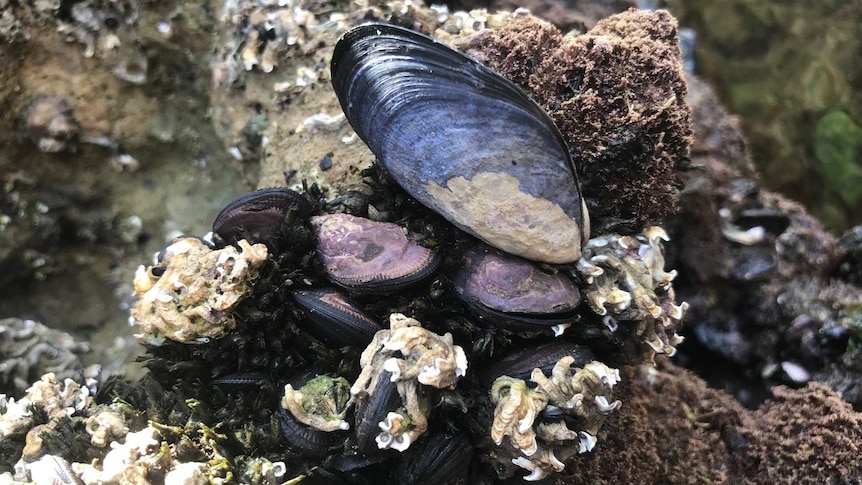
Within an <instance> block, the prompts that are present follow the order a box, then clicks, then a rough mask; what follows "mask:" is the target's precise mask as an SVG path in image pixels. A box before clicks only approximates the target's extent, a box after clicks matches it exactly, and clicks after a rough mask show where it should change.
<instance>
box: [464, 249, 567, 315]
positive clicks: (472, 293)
mask: <svg viewBox="0 0 862 485" xmlns="http://www.w3.org/2000/svg"><path fill="white" fill-rule="evenodd" d="M455 291H456V292H457V293H458V295H459V296H460V297H461V298H462V299H463V300H464V301H465V302H467V304H468V305H470V308H471V309H472V310H474V312H475V313H476V314H477V315H478V316H479V317H480V318H484V319H488V320H490V321H491V322H492V323H494V324H497V325H502V326H504V327H509V328H535V326H537V325H539V326H544V325H547V326H552V325H558V324H561V323H571V322H573V321H574V319H575V318H576V316H575V310H576V309H577V307H578V304H579V303H580V301H581V294H580V292H579V291H578V289H577V288H576V287H575V285H574V283H572V281H571V280H570V279H569V278H568V277H566V276H565V275H563V274H562V273H556V274H552V273H548V272H546V271H543V270H542V269H541V268H540V267H539V266H538V265H536V264H534V263H532V262H530V261H527V260H525V259H521V258H518V257H516V256H511V255H508V254H504V253H499V252H496V251H491V250H480V249H477V250H472V251H469V252H468V253H467V254H466V255H465V256H464V265H463V267H462V269H461V271H459V272H458V275H457V276H456V277H455Z"/></svg>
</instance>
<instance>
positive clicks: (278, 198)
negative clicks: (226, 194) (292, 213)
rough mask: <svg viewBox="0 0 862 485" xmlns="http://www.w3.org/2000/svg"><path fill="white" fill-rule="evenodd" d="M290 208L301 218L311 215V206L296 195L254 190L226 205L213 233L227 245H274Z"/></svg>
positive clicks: (280, 189) (277, 190)
mask: <svg viewBox="0 0 862 485" xmlns="http://www.w3.org/2000/svg"><path fill="white" fill-rule="evenodd" d="M291 207H293V208H294V209H295V210H296V211H297V214H298V215H299V216H300V217H302V218H307V217H308V216H309V215H310V214H311V204H309V202H308V200H306V199H305V197H303V196H302V195H301V194H299V193H297V192H294V191H292V190H290V189H286V188H284V187H273V188H268V189H260V190H255V191H254V192H249V193H246V194H243V195H241V196H239V197H237V198H236V199H234V200H233V201H232V202H230V203H229V204H228V205H227V206H225V208H224V209H222V211H221V212H220V213H219V215H218V216H216V218H215V221H214V222H213V232H214V233H215V234H218V235H219V237H221V238H222V239H223V240H224V241H225V242H227V243H228V244H235V243H236V242H237V241H239V240H240V239H246V240H248V241H249V242H250V243H252V244H254V243H259V242H262V243H267V242H273V241H274V240H275V239H277V238H278V235H279V232H280V230H281V225H282V223H283V222H284V220H285V216H286V214H287V211H288V210H289V209H290V208H291Z"/></svg>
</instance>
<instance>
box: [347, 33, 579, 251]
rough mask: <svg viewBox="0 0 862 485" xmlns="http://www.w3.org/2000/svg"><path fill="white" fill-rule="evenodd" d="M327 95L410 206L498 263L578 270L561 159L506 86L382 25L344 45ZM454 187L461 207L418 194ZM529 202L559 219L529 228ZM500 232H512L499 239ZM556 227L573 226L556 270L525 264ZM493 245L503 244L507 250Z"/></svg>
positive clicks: (529, 106) (454, 54) (539, 116)
mask: <svg viewBox="0 0 862 485" xmlns="http://www.w3.org/2000/svg"><path fill="white" fill-rule="evenodd" d="M332 83H333V86H334V88H335V92H336V94H337V95H338V98H339V101H340V103H341V106H342V109H343V110H344V112H345V114H346V116H347V119H348V121H349V122H350V124H351V126H352V127H353V129H354V130H355V131H356V132H357V133H358V134H359V136H360V137H361V138H362V139H363V141H365V143H366V144H367V145H368V146H369V147H370V148H371V150H372V152H374V154H375V156H376V157H377V160H378V163H380V164H381V165H383V167H384V168H385V169H386V170H387V171H388V172H389V173H390V174H391V175H392V177H393V178H394V179H395V181H396V182H398V183H399V184H400V185H401V186H402V187H403V188H404V189H405V190H406V191H407V192H409V193H410V194H411V195H412V196H413V197H415V198H416V199H417V200H419V201H420V202H422V203H423V204H425V205H427V206H429V207H431V208H432V209H434V210H436V211H437V212H440V213H441V214H442V215H443V216H444V217H446V218H447V219H449V220H450V221H451V222H453V223H454V224H455V225H457V226H459V227H461V228H462V229H464V230H465V231H467V232H470V233H472V234H474V235H476V236H478V237H479V238H481V239H484V240H485V241H486V242H488V243H490V244H491V245H494V246H497V247H500V248H501V249H503V250H505V251H509V252H513V253H514V254H520V255H522V256H525V257H528V258H531V259H539V260H543V261H549V262H569V261H572V260H574V259H577V257H578V255H579V253H580V245H581V244H582V241H583V240H585V238H586V237H587V234H586V233H587V232H588V229H587V227H586V226H587V223H586V220H587V214H586V211H585V210H584V208H583V202H582V198H581V195H580V190H579V187H578V182H577V178H576V174H575V170H574V167H573V165H572V161H571V157H570V155H569V152H568V149H567V147H566V144H565V142H564V140H563V138H562V136H561V135H560V133H559V130H558V129H557V128H556V126H555V125H554V123H553V122H552V120H551V119H550V117H549V116H548V115H547V113H545V112H544V110H542V108H541V107H539V106H538V105H537V104H536V103H535V102H533V101H532V100H531V99H530V98H529V97H528V96H527V95H526V94H524V93H523V92H522V91H521V90H520V89H519V88H518V87H517V86H515V85H514V84H512V83H511V82H510V81H508V80H506V79H504V78H502V77H501V76H500V75H498V74H496V73H495V72H493V71H491V70H490V69H488V68H486V67H485V66H483V65H482V64H480V63H478V62H477V61H475V60H473V59H471V58H470V57H467V56H465V55H463V54H461V53H460V52H458V51H455V50H453V49H451V48H449V47H447V46H445V45H443V44H440V43H438V42H435V41H434V40H432V39H431V38H429V37H426V36H424V35H421V34H418V33H416V32H413V31H410V30H407V29H403V28H400V27H395V26H391V25H382V24H367V25H362V26H359V27H357V28H355V29H353V30H351V31H350V32H348V33H347V34H345V35H344V37H343V38H342V39H341V40H340V41H339V43H338V45H337V46H336V48H335V53H334V55H333V58H332ZM477 176H478V178H477ZM456 179H457V180H458V181H460V184H461V185H460V187H461V189H460V190H461V191H462V193H464V192H470V193H471V196H470V199H469V200H465V199H464V198H461V199H458V200H451V201H443V202H442V203H441V201H440V196H439V194H440V193H441V191H440V190H437V191H434V192H430V193H429V190H432V189H434V188H436V187H440V188H442V189H450V190H453V191H456V190H459V189H458V188H456V186H455V185H454V183H453V181H454V180H456ZM480 180H483V181H484V182H483V183H481V184H480V183H479V182H478V181H480ZM506 181H511V182H512V183H509V184H508V185H507V184H506ZM479 185H482V186H481V187H480V186H479ZM429 187H430V188H429ZM442 193H443V194H444V195H446V196H448V192H446V191H445V190H443V191H442ZM521 199H524V200H525V202H523V201H521ZM519 201H521V202H519ZM522 202H523V203H522ZM534 202H539V203H542V204H550V206H555V207H558V208H559V209H561V211H559V214H560V215H562V219H560V218H559V217H558V218H557V219H554V220H552V221H548V223H547V224H544V223H543V221H540V220H538V219H540V218H542V217H544V216H543V215H542V214H543V213H545V212H549V211H547V210H536V211H533V212H535V213H531V210H530V209H523V207H524V204H527V205H529V204H533V203H534ZM513 212H523V214H519V213H513ZM527 218H529V219H530V220H525V219H527ZM560 220H562V221H563V222H562V224H561V223H560V222H558V221H560ZM504 224H507V225H512V226H523V227H513V229H512V230H511V231H509V230H508V229H507V228H505V227H500V226H502V225H504ZM566 224H572V225H574V226H573V227H569V228H566V230H567V231H569V233H570V234H574V236H567V238H568V239H576V240H575V241H571V242H569V241H564V243H563V244H573V245H574V246H575V248H574V249H575V251H574V252H569V255H568V256H566V259H567V261H560V260H554V259H555V258H557V256H556V255H554V254H552V255H550V256H549V257H542V256H541V255H540V256H538V257H537V256H536V255H534V254H532V253H531V252H530V251H532V250H531V249H530V247H531V246H537V245H539V243H536V242H535V241H532V238H533V237H536V238H538V239H539V240H541V239H542V238H550V239H554V238H555V237H556V236H554V235H549V234H547V232H549V231H555V230H556V229H560V226H561V225H566ZM549 227H550V229H549ZM507 231H508V233H507ZM531 231H532V232H533V233H536V234H532V233H531ZM540 232H541V233H540ZM486 233H487V234H486ZM490 233H495V234H496V233H502V236H497V235H491V236H488V234H490ZM495 238H496V239H501V238H502V239H506V238H508V239H512V240H513V241H512V243H511V244H510V245H513V246H515V248H514V250H513V248H511V247H505V246H506V245H507V244H509V243H507V242H503V243H502V244H501V243H500V242H499V241H497V240H493V239H495ZM518 238H520V239H521V240H522V241H517V240H516V239H518ZM557 239H560V238H557ZM558 242H559V241H554V243H555V244H556V243H558ZM521 243H523V244H521ZM522 246H523V247H524V248H525V249H520V248H521V247H522ZM539 250H540V251H542V250H541V248H539ZM546 251H547V252H551V253H558V252H559V250H558V249H554V248H550V249H547V250H546ZM572 254H574V257H572ZM557 259H559V258H557Z"/></svg>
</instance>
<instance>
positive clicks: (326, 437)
mask: <svg viewBox="0 0 862 485" xmlns="http://www.w3.org/2000/svg"><path fill="white" fill-rule="evenodd" d="M277 412H278V419H279V423H280V426H281V436H282V437H283V438H284V439H285V441H287V444H288V446H290V449H291V450H293V451H294V452H296V453H300V454H302V455H305V456H308V457H311V458H323V457H324V456H326V455H327V454H328V453H329V452H330V451H331V449H332V448H333V446H336V445H337V444H338V443H337V439H338V438H339V437H343V435H339V434H338V433H328V432H326V431H320V430H318V429H314V428H311V427H309V426H306V425H305V424H303V423H300V422H299V421H297V420H296V418H294V417H293V415H292V414H290V411H288V410H286V409H283V408H279V409H278V411H277Z"/></svg>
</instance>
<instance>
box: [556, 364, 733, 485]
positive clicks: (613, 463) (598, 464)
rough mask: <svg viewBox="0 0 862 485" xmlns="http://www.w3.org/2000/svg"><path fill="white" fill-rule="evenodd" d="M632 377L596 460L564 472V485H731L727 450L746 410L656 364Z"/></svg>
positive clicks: (588, 457)
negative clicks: (703, 484)
mask: <svg viewBox="0 0 862 485" xmlns="http://www.w3.org/2000/svg"><path fill="white" fill-rule="evenodd" d="M657 360H658V361H659V365H658V367H657V368H656V369H650V368H648V367H641V368H639V369H636V370H629V373H628V375H627V376H626V381H628V382H630V385H628V386H626V387H625V388H624V389H622V390H621V393H620V394H618V395H617V394H615V397H617V398H619V399H621V400H622V402H623V406H622V407H621V408H620V409H619V410H617V411H616V412H615V413H614V414H612V415H611V416H609V417H608V420H607V421H606V422H605V425H604V427H603V430H602V432H601V433H599V443H598V445H597V447H596V450H595V451H594V452H593V453H592V454H589V453H587V454H583V455H578V456H577V457H576V459H575V461H574V463H572V464H571V465H568V466H567V467H566V472H567V474H568V475H569V476H568V477H566V478H565V479H563V480H562V481H561V483H566V484H591V485H601V484H618V483H665V484H675V483H725V482H726V483H733V482H732V481H728V475H729V470H730V468H731V465H730V463H731V460H730V451H729V449H728V446H727V444H726V442H727V441H729V440H731V439H732V437H733V436H735V434H736V433H735V430H736V425H737V424H738V423H739V422H740V420H741V418H740V413H743V412H744V409H742V407H741V406H740V405H739V404H738V403H737V402H736V401H734V400H733V398H731V397H730V396H727V395H725V394H724V393H722V392H720V391H715V390H712V389H709V388H707V387H706V384H705V383H704V382H703V381H702V380H700V379H699V378H697V377H695V376H693V375H691V374H689V373H688V372H686V371H684V370H682V369H679V368H677V367H675V366H673V365H672V364H670V363H669V362H668V361H667V359H657Z"/></svg>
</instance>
